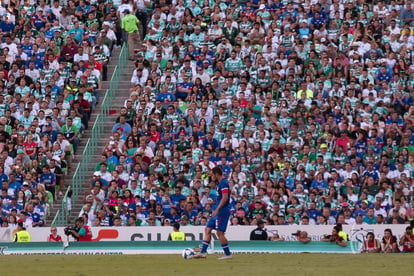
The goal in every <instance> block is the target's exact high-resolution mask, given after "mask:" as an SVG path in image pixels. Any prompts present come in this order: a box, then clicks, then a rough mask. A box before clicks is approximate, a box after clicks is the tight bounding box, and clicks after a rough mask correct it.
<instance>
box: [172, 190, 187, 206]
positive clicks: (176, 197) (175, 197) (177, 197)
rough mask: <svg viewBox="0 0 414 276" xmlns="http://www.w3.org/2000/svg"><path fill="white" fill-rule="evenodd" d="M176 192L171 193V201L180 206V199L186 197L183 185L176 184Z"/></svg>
mask: <svg viewBox="0 0 414 276" xmlns="http://www.w3.org/2000/svg"><path fill="white" fill-rule="evenodd" d="M174 191H175V194H172V195H171V203H172V204H174V205H175V206H177V207H178V206H179V205H180V200H182V199H184V200H185V199H186V197H185V195H183V194H181V187H180V186H176V187H175V188H174Z"/></svg>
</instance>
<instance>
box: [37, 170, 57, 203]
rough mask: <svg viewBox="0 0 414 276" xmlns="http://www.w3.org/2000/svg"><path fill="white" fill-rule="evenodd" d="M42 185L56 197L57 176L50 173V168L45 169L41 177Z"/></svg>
mask: <svg viewBox="0 0 414 276" xmlns="http://www.w3.org/2000/svg"><path fill="white" fill-rule="evenodd" d="M39 180H40V183H42V184H43V185H45V188H46V190H47V191H49V192H51V193H52V194H53V196H54V195H55V186H56V176H55V174H54V173H51V172H50V168H49V166H44V167H43V173H42V174H41V175H40V179H39Z"/></svg>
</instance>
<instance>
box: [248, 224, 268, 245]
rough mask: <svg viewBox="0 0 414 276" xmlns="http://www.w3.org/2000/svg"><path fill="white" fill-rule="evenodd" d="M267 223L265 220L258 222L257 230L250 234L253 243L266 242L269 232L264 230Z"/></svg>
mask: <svg viewBox="0 0 414 276" xmlns="http://www.w3.org/2000/svg"><path fill="white" fill-rule="evenodd" d="M264 226H265V223H264V221H263V220H259V221H257V228H256V229H254V230H253V231H252V232H251V233H250V240H251V241H266V240H267V232H266V230H265V229H264Z"/></svg>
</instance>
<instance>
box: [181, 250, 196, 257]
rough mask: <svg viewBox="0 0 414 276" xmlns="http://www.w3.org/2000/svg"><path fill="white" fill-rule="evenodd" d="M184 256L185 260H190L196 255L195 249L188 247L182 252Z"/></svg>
mask: <svg viewBox="0 0 414 276" xmlns="http://www.w3.org/2000/svg"><path fill="white" fill-rule="evenodd" d="M181 255H182V256H183V259H184V260H189V259H192V258H193V257H194V250H193V249H192V248H186V249H184V250H183V253H182V254H181Z"/></svg>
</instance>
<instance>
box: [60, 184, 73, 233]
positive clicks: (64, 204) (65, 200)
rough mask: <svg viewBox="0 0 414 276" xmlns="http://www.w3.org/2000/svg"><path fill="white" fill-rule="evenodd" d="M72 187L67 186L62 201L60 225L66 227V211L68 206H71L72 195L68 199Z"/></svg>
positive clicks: (68, 211) (67, 215)
mask: <svg viewBox="0 0 414 276" xmlns="http://www.w3.org/2000/svg"><path fill="white" fill-rule="evenodd" d="M71 188H72V186H69V187H68V189H67V190H66V193H65V196H64V197H63V200H62V225H66V224H67V223H68V217H69V216H70V211H71V210H68V206H69V204H70V206H72V205H73V204H72V203H73V195H72V196H71V197H69V191H70V190H71Z"/></svg>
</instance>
